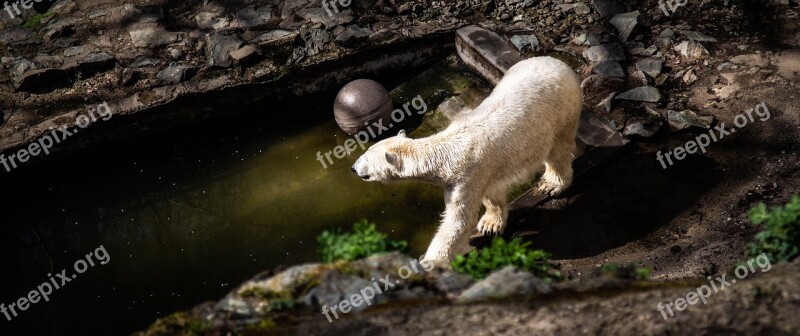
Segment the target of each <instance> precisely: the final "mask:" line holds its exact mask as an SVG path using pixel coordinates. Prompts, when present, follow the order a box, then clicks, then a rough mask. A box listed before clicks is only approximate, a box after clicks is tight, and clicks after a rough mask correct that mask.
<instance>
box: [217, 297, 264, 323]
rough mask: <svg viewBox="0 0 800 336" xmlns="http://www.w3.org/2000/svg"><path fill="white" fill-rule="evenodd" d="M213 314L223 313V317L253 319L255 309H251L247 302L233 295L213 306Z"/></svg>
mask: <svg viewBox="0 0 800 336" xmlns="http://www.w3.org/2000/svg"><path fill="white" fill-rule="evenodd" d="M214 311H215V312H224V313H226V314H225V315H232V316H231V318H239V319H249V318H254V317H255V315H256V308H255V307H253V306H252V305H251V304H250V303H249V302H247V300H244V299H242V298H241V297H239V296H237V295H234V294H233V293H231V294H228V296H226V297H225V298H223V299H222V300H220V301H219V302H217V304H216V305H214Z"/></svg>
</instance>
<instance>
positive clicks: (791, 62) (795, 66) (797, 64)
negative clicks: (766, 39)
mask: <svg viewBox="0 0 800 336" xmlns="http://www.w3.org/2000/svg"><path fill="white" fill-rule="evenodd" d="M775 60H776V62H775V63H776V65H777V66H778V74H779V75H780V76H781V77H783V78H786V79H788V80H790V81H793V82H795V83H800V49H791V50H783V51H780V52H779V53H778V54H777V55H775Z"/></svg>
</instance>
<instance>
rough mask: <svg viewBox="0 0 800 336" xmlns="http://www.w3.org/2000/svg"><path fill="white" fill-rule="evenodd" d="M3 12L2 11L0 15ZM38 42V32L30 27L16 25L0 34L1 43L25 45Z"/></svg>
mask: <svg viewBox="0 0 800 336" xmlns="http://www.w3.org/2000/svg"><path fill="white" fill-rule="evenodd" d="M2 13H3V12H0V15H5V14H2ZM36 42H37V38H36V34H34V33H33V31H31V30H30V29H27V28H24V27H19V26H14V27H10V28H7V29H6V30H5V31H3V33H2V34H0V44H5V45H12V46H16V45H25V44H33V43H36Z"/></svg>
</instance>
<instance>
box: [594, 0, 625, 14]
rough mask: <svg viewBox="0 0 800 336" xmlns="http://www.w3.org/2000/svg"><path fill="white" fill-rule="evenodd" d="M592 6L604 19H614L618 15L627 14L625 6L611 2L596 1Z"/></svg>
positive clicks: (604, 0)
mask: <svg viewBox="0 0 800 336" xmlns="http://www.w3.org/2000/svg"><path fill="white" fill-rule="evenodd" d="M592 5H594V8H595V9H597V12H598V13H600V15H601V16H602V17H604V18H609V17H612V16H614V15H616V14H619V13H622V12H625V5H623V4H621V3H618V2H616V1H611V0H594V1H592Z"/></svg>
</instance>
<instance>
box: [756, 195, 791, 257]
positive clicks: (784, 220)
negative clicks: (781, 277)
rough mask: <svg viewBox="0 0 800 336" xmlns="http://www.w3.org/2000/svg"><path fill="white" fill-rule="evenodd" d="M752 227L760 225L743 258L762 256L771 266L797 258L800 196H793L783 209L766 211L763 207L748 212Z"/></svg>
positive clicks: (762, 204)
mask: <svg viewBox="0 0 800 336" xmlns="http://www.w3.org/2000/svg"><path fill="white" fill-rule="evenodd" d="M748 215H749V217H750V221H751V222H753V224H754V225H761V224H764V230H762V231H761V232H759V233H757V234H756V242H755V243H751V244H750V246H748V247H747V250H746V252H745V254H746V255H747V256H748V257H756V256H759V255H761V254H766V256H767V258H769V261H770V262H771V263H775V262H780V261H791V260H792V259H794V258H796V257H797V256H798V254H800V196H797V195H795V196H794V197H793V198H792V201H791V202H789V203H788V204H786V206H784V207H772V209H768V208H767V206H766V205H765V204H764V203H761V204H759V205H757V206H756V207H754V208H752V209H750V212H748Z"/></svg>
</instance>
